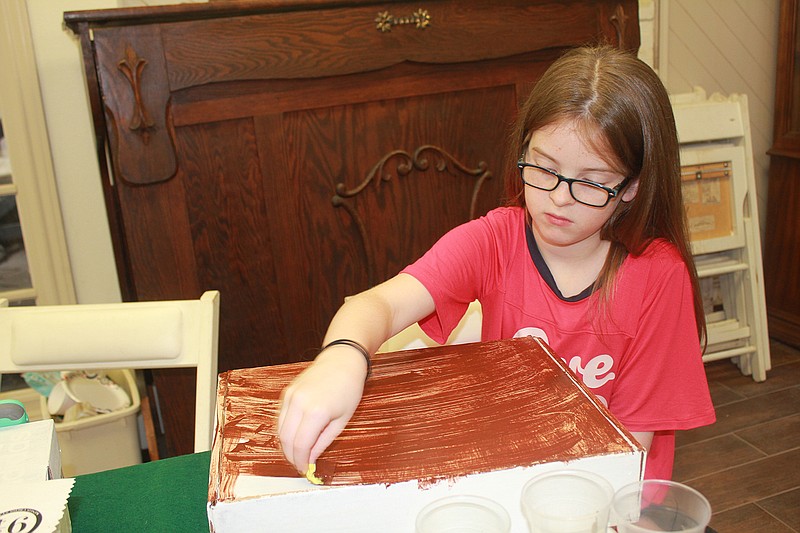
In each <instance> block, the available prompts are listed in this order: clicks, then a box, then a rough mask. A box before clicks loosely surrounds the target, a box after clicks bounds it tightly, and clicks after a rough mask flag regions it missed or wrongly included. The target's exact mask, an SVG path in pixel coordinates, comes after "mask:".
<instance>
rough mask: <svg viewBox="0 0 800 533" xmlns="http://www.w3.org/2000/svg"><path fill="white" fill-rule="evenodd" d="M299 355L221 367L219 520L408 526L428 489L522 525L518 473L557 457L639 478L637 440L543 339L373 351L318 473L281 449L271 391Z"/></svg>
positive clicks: (556, 463)
mask: <svg viewBox="0 0 800 533" xmlns="http://www.w3.org/2000/svg"><path fill="white" fill-rule="evenodd" d="M306 366H307V363H296V364H290V365H279V366H274V367H263V368H254V369H242V370H232V371H229V372H226V373H223V374H221V375H220V380H219V388H218V393H217V406H218V407H217V417H218V418H217V432H216V436H215V440H214V447H213V449H212V453H211V470H210V476H209V477H210V479H209V500H208V516H209V522H210V524H211V530H212V531H215V532H216V533H226V532H234V531H246V530H248V529H252V527H253V524H269V527H270V530H271V531H278V532H280V531H291V532H305V531H308V532H312V531H318V530H319V529H320V527H321V526H323V525H324V529H325V531H342V532H353V531H387V532H388V531H398V532H400V531H413V530H414V521H415V519H416V515H417V513H418V512H419V511H420V510H421V509H422V507H423V506H425V505H426V504H427V503H429V502H431V501H433V500H434V499H438V498H440V497H443V496H447V495H451V494H473V495H478V496H485V497H488V498H491V499H493V500H495V501H497V502H498V503H500V504H501V505H503V507H505V509H506V510H507V511H508V513H509V514H510V516H511V520H512V531H513V532H522V531H526V527H525V521H524V518H523V517H522V513H521V510H520V505H519V500H520V495H521V492H522V486H523V485H524V483H525V482H526V481H527V480H529V479H530V478H532V477H533V476H535V475H537V474H539V473H542V472H546V471H549V470H554V469H558V468H564V467H569V468H578V469H584V470H589V471H593V472H596V473H598V474H600V475H602V476H603V477H605V478H606V479H608V481H609V482H610V483H611V484H612V486H613V487H614V489H615V490H616V489H617V488H619V487H620V486H622V485H624V484H627V483H630V482H633V481H638V480H640V479H642V477H643V474H644V461H645V450H644V449H643V448H642V447H641V445H640V444H639V443H637V442H636V441H635V439H634V438H633V437H632V436H631V434H630V433H629V432H628V431H627V430H625V429H624V428H623V427H622V426H621V425H620V424H619V422H617V421H616V419H615V418H614V417H613V415H611V414H610V413H609V412H608V411H607V410H606V409H605V407H604V406H603V405H602V404H601V403H600V402H599V401H598V400H597V399H596V398H595V397H594V395H593V394H592V393H591V392H590V391H589V390H588V389H586V388H585V387H584V386H583V385H582V384H581V383H579V381H578V380H577V379H576V378H575V376H574V375H573V374H572V373H571V372H570V371H569V369H568V368H566V366H565V365H564V363H563V362H562V361H561V360H560V359H559V358H558V357H556V356H555V355H554V354H553V353H552V352H551V350H550V349H549V348H548V347H547V346H546V345H545V344H544V343H543V342H541V341H539V340H535V339H532V338H525V339H509V340H504V341H496V342H488V343H474V344H462V345H452V346H442V347H436V348H425V349H421V350H410V351H403V352H394V353H384V354H378V355H376V356H375V359H374V369H373V375H372V377H371V378H370V379H369V380H368V381H367V384H366V386H365V390H364V397H363V399H362V401H361V403H360V405H359V407H358V409H357V410H356V412H355V414H354V415H353V418H352V419H351V421H350V423H349V424H348V426H347V427H346V428H345V430H344V431H343V432H342V434H341V435H340V436H339V437H338V438H337V439H336V440H335V441H334V442H333V443H332V444H331V446H330V447H329V448H328V449H327V450H326V451H325V453H323V454H322V456H321V457H320V459H319V460H318V461H317V467H318V470H319V471H320V473H321V476H322V478H323V480H324V481H325V485H323V486H316V485H312V484H311V483H309V482H308V481H307V480H306V479H305V478H304V477H302V476H300V475H299V474H297V472H296V471H295V470H294V468H293V467H292V466H291V465H290V464H288V462H287V461H286V460H285V458H284V457H283V454H282V453H281V450H280V444H279V441H278V437H277V435H276V431H275V425H276V421H277V416H278V410H279V407H280V393H281V391H282V390H283V388H284V386H285V385H286V384H287V383H288V382H289V381H291V379H292V378H293V377H294V376H295V375H296V374H297V373H298V372H300V371H301V370H302V369H303V368H305V367H306Z"/></svg>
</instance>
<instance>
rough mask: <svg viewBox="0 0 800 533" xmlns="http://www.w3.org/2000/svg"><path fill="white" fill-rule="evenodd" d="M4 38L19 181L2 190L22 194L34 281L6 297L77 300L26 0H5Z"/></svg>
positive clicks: (0, 63)
mask: <svg viewBox="0 0 800 533" xmlns="http://www.w3.org/2000/svg"><path fill="white" fill-rule="evenodd" d="M0 39H2V42H1V43H0V73H1V74H0V114H2V119H3V129H4V133H5V137H6V140H7V142H8V151H9V154H10V156H11V164H12V180H13V183H12V184H11V185H0V194H3V195H6V194H12V195H16V201H17V210H18V211H19V219H20V223H21V225H22V234H23V238H24V240H25V250H26V254H27V258H28V267H29V269H30V274H31V280H32V285H33V288H32V289H22V290H15V291H8V292H4V293H0V296H2V297H4V298H8V299H9V300H12V301H13V300H23V299H35V300H36V303H37V304H40V305H51V304H67V303H75V302H76V296H75V287H74V284H73V279H72V270H71V267H70V262H69V253H68V250H67V243H66V238H65V234H64V225H63V221H62V218H61V206H60V204H59V200H58V191H57V188H56V180H55V172H54V170H53V161H52V156H51V152H50V142H49V139H48V136H47V123H46V121H45V115H44V109H43V106H42V100H41V91H40V88H39V76H38V73H37V70H36V58H35V56H34V49H33V43H32V41H31V34H30V25H29V22H28V9H27V4H26V2H25V0H3V1H2V2H0Z"/></svg>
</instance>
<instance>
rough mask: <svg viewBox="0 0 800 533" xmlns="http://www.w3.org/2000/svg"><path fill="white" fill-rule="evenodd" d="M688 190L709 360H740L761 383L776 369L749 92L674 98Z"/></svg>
mask: <svg viewBox="0 0 800 533" xmlns="http://www.w3.org/2000/svg"><path fill="white" fill-rule="evenodd" d="M671 99H672V105H673V110H674V113H675V121H676V125H677V128H678V140H679V142H680V145H681V146H680V147H681V169H682V174H683V176H682V179H683V196H684V202H685V203H686V208H687V215H688V219H689V229H690V234H691V239H692V251H693V253H694V256H695V265H696V267H697V273H698V275H699V277H700V283H701V288H702V290H703V296H704V303H705V307H706V321H707V324H708V347H707V349H706V352H705V354H704V356H703V360H704V361H706V362H708V361H716V360H719V359H726V358H734V362H735V363H736V364H737V365H738V366H739V368H740V370H741V371H742V373H743V374H745V375H750V376H752V378H753V379H754V380H755V381H763V380H765V379H766V378H767V370H769V369H770V353H769V337H768V332H767V313H766V305H765V299H764V274H763V266H762V262H761V237H760V235H761V234H760V231H759V224H758V208H757V202H756V187H755V177H754V170H753V158H752V146H751V143H750V121H749V115H748V108H747V97H746V96H745V95H731V96H729V97H727V98H726V97H723V96H721V95H719V94H713V95H711V97H706V93H705V91H703V90H702V89H699V88H697V89H695V91H694V92H692V93H686V94H679V95H673V96H672V97H671Z"/></svg>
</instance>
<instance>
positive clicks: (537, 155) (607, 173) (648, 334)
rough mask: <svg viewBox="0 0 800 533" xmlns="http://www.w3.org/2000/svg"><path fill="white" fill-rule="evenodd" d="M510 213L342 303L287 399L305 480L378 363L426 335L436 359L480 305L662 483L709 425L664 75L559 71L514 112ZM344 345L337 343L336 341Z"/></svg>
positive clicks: (642, 67)
mask: <svg viewBox="0 0 800 533" xmlns="http://www.w3.org/2000/svg"><path fill="white" fill-rule="evenodd" d="M512 145H513V148H514V149H515V150H516V153H515V157H518V158H519V160H518V162H517V167H518V169H519V172H518V173H517V174H516V175H515V176H514V177H513V179H510V181H509V183H508V184H507V192H508V197H509V198H510V199H511V201H510V205H509V206H507V207H502V208H498V209H495V210H493V211H491V212H489V213H488V214H487V215H486V216H484V217H481V218H479V219H477V220H473V221H470V222H468V223H466V224H464V225H462V226H459V227H457V228H455V229H454V230H452V231H450V232H449V233H447V234H446V235H445V236H444V237H443V238H442V239H441V240H440V241H439V242H437V243H436V244H435V245H434V246H433V248H431V249H430V250H429V251H428V252H427V253H426V254H425V255H424V256H423V257H422V258H421V259H419V260H418V261H417V262H415V263H414V264H412V265H410V266H409V267H407V268H406V269H404V270H403V271H402V272H401V273H400V274H398V275H397V276H395V277H394V278H392V279H390V280H388V281H386V282H384V283H383V284H381V285H378V286H376V287H374V288H372V289H370V290H368V291H366V292H364V293H361V294H359V295H357V296H356V297H353V298H351V299H349V300H348V301H347V302H346V303H345V304H344V305H343V306H342V307H341V309H340V310H339V311H338V312H337V313H336V315H335V316H334V318H333V320H332V322H331V324H330V327H329V329H328V331H327V334H326V336H325V343H326V344H325V348H323V350H322V351H321V352H320V354H319V355H318V356H317V358H316V360H315V362H314V363H313V364H312V365H311V366H310V367H309V368H307V369H306V370H305V371H304V372H303V373H302V374H300V375H299V376H298V377H297V378H296V379H295V380H294V382H293V383H292V384H290V385H289V386H288V387H287V388H286V390H285V391H284V396H283V404H282V407H281V413H280V417H279V421H278V431H279V435H280V439H281V444H282V447H283V451H284V454H285V455H286V457H287V459H288V460H289V461H290V462H292V463H293V464H294V465H295V467H296V468H297V469H298V470H299V471H300V472H305V471H306V469H307V466H308V464H309V463H313V462H315V461H316V458H317V457H318V456H319V455H320V454H321V453H322V451H323V450H325V448H326V447H327V446H328V445H329V444H330V443H331V442H332V441H333V439H334V438H335V437H336V436H337V435H338V434H339V433H340V432H341V430H342V429H343V428H344V426H345V425H346V424H347V422H348V420H349V419H350V417H351V416H352V414H353V412H354V411H355V409H356V406H357V405H358V402H359V401H360V399H361V394H362V391H363V386H364V379H365V376H367V371H368V364H369V354H371V353H374V351H375V350H377V349H378V348H379V347H380V345H381V344H382V343H383V342H384V341H386V340H387V339H388V338H389V337H391V336H392V335H394V334H395V333H397V332H399V331H401V330H403V329H404V328H405V327H407V326H409V325H410V324H413V323H414V322H419V323H420V325H421V326H422V328H423V330H424V331H425V332H426V333H427V334H428V335H430V336H431V338H432V339H434V340H435V341H437V342H444V341H445V339H446V338H447V337H448V335H449V333H450V332H451V331H452V330H453V328H454V327H455V326H456V325H457V324H458V321H459V319H460V318H461V316H462V315H463V314H464V312H465V310H466V309H467V306H468V305H469V303H470V302H471V301H473V300H475V299H478V300H479V301H480V302H481V305H482V309H483V324H482V332H481V335H482V339H483V340H493V339H500V338H509V337H513V336H521V335H535V336H539V337H542V338H543V339H544V340H545V341H547V342H548V343H549V344H550V346H552V347H553V349H554V350H555V352H556V353H557V354H559V355H560V356H561V357H562V358H563V359H564V360H565V361H566V363H567V364H568V365H569V367H570V369H571V370H572V371H573V372H575V374H577V375H578V376H579V377H581V379H582V380H583V382H584V384H586V385H587V386H588V387H589V388H590V389H592V390H593V392H594V393H595V394H596V395H597V396H598V397H599V399H600V400H601V401H603V402H604V403H605V404H606V405H607V406H608V408H609V410H610V411H611V412H612V413H613V414H614V415H615V416H616V417H617V418H618V419H619V420H620V422H621V423H622V424H624V425H625V426H626V427H627V429H628V430H629V431H631V432H632V433H633V434H634V436H635V437H636V438H637V439H638V440H639V441H640V442H641V444H642V445H643V446H645V447H646V448H647V449H648V458H647V465H646V471H645V477H647V478H663V479H669V478H670V477H671V475H672V463H673V455H674V449H675V430H682V429H691V428H694V427H698V426H702V425H706V424H711V423H713V422H714V420H715V415H714V409H713V406H712V404H711V400H710V396H709V391H708V385H707V383H706V378H705V372H704V369H703V363H702V359H701V342H702V340H703V338H704V336H705V317H704V314H703V307H702V300H701V295H700V293H699V289H698V282H697V274H696V272H695V269H694V265H693V261H692V256H691V252H690V247H689V243H688V238H687V232H686V224H685V215H684V210H683V204H682V198H681V190H680V174H679V172H680V164H679V156H678V142H677V135H676V130H675V123H674V119H673V116H672V108H671V106H670V102H669V98H668V95H667V93H666V90H665V89H664V86H663V85H662V84H661V82H660V80H659V79H658V77H657V76H656V75H655V73H654V72H653V71H652V70H651V69H650V68H649V67H648V66H647V65H646V64H645V63H643V62H641V61H639V60H638V59H636V58H635V57H634V56H632V55H631V54H629V53H627V52H622V51H619V50H617V49H615V48H612V47H607V46H601V47H587V48H580V49H575V50H572V51H570V52H568V53H567V54H565V55H564V56H563V57H562V58H560V59H559V60H557V61H556V62H555V63H553V65H552V66H551V67H550V68H549V69H548V71H547V72H546V73H545V74H544V76H543V77H542V78H541V80H540V81H539V82H538V83H537V84H536V87H535V88H534V90H533V92H532V93H531V95H530V96H529V98H528V100H527V102H526V103H525V105H524V106H523V107H522V109H521V111H520V116H519V119H518V124H517V126H516V129H515V136H514V138H513V139H512ZM342 340H343V341H342Z"/></svg>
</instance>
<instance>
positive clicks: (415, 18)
mask: <svg viewBox="0 0 800 533" xmlns="http://www.w3.org/2000/svg"><path fill="white" fill-rule="evenodd" d="M430 23H431V16H430V15H429V14H428V10H427V9H417V10H416V11H415V12H414V13H412V14H411V15H410V16H408V17H395V16H393V15H390V14H389V12H388V11H381V12H380V13H378V16H377V17H375V24H376V28H377V29H378V31H380V32H384V33H385V32H387V31H392V26H399V25H402V24H413V25H414V26H415V27H416V28H417V29H420V30H424V29H425V28H427V27H428V26H429V25H430Z"/></svg>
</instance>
